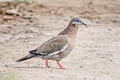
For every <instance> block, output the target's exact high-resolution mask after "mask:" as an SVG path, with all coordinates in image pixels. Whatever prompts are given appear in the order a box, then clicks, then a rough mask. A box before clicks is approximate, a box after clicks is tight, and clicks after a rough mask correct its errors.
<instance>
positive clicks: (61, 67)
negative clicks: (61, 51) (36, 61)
mask: <svg viewBox="0 0 120 80" xmlns="http://www.w3.org/2000/svg"><path fill="white" fill-rule="evenodd" d="M57 64H58V65H59V67H60V69H65V68H63V66H62V65H61V64H60V63H59V61H57Z"/></svg>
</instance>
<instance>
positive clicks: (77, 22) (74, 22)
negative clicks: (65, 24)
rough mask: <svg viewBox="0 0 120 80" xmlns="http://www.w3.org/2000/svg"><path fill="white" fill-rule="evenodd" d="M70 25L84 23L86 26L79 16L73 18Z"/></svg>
mask: <svg viewBox="0 0 120 80" xmlns="http://www.w3.org/2000/svg"><path fill="white" fill-rule="evenodd" d="M70 23H71V25H73V26H79V25H84V26H87V25H86V24H85V23H84V22H82V21H81V20H80V19H79V18H73V19H72V20H71V22H70Z"/></svg>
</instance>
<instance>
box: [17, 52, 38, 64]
mask: <svg viewBox="0 0 120 80" xmlns="http://www.w3.org/2000/svg"><path fill="white" fill-rule="evenodd" d="M35 56H37V55H36V54H31V53H30V54H28V55H27V56H25V57H23V58H20V59H18V60H16V61H17V62H21V61H24V60H27V59H31V58H33V57H35Z"/></svg>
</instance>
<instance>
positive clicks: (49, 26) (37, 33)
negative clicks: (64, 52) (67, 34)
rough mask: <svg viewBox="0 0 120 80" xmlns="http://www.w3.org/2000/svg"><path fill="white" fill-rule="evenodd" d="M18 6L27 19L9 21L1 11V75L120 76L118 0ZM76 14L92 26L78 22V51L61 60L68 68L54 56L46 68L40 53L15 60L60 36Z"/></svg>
mask: <svg viewBox="0 0 120 80" xmlns="http://www.w3.org/2000/svg"><path fill="white" fill-rule="evenodd" d="M0 6H1V8H5V9H7V7H6V6H5V5H0ZM10 6H14V4H11V5H10ZM18 6H20V10H19V12H20V13H22V14H23V15H24V16H27V17H28V18H23V17H22V16H15V17H14V19H13V20H7V21H4V20H3V15H0V80H120V1H119V0H69V2H68V0H44V1H43V0H39V1H37V0H36V1H35V3H34V4H32V5H25V4H18ZM29 17H30V18H29ZM73 17H80V18H81V20H83V21H84V22H85V23H86V24H88V27H87V28H86V27H79V30H78V34H77V38H76V45H75V48H74V50H73V51H72V52H71V53H70V55H68V56H67V57H66V58H65V59H63V60H62V61H61V63H62V64H63V66H64V67H65V68H66V69H65V70H60V69H58V68H59V67H58V65H57V64H56V62H54V61H49V65H50V66H51V67H50V68H46V67H45V64H44V62H45V61H43V60H42V59H40V58H34V59H31V60H28V61H25V62H21V63H17V62H15V60H16V59H19V58H21V57H23V56H25V55H27V54H28V51H29V50H32V49H35V48H36V47H38V46H39V45H40V44H42V43H43V42H45V41H47V40H48V39H50V38H52V37H53V36H55V35H57V34H58V33H59V32H60V31H62V30H63V29H64V28H65V27H66V26H67V25H68V23H69V21H70V20H71V19H72V18H73Z"/></svg>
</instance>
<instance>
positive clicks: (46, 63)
mask: <svg viewBox="0 0 120 80" xmlns="http://www.w3.org/2000/svg"><path fill="white" fill-rule="evenodd" d="M45 61H46V62H45V65H46V66H47V67H48V68H49V66H48V59H45Z"/></svg>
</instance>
